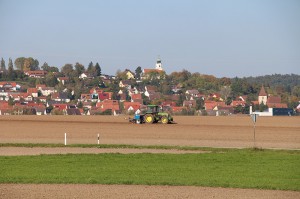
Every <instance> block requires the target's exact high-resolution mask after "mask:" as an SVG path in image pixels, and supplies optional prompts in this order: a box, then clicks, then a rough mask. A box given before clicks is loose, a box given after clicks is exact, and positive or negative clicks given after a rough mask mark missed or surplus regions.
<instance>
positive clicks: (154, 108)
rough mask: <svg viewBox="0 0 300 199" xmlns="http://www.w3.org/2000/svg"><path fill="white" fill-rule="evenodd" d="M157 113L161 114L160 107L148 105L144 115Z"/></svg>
mask: <svg viewBox="0 0 300 199" xmlns="http://www.w3.org/2000/svg"><path fill="white" fill-rule="evenodd" d="M159 112H162V109H161V107H160V106H157V105H148V106H147V111H146V114H147V113H154V114H155V113H159Z"/></svg>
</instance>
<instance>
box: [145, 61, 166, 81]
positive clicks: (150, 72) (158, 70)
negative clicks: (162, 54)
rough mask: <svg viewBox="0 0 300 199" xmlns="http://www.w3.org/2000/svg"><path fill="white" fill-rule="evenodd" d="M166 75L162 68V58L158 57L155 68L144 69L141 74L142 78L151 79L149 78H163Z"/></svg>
mask: <svg viewBox="0 0 300 199" xmlns="http://www.w3.org/2000/svg"><path fill="white" fill-rule="evenodd" d="M164 75H165V71H164V69H163V68H162V62H161V59H160V58H158V59H157V60H156V64H155V68H154V69H143V73H142V76H141V79H149V78H154V76H155V77H156V78H157V79H160V78H162V77H163V76H164Z"/></svg>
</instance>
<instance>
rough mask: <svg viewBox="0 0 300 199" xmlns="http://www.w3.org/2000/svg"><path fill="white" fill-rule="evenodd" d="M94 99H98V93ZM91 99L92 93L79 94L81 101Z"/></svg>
mask: <svg viewBox="0 0 300 199" xmlns="http://www.w3.org/2000/svg"><path fill="white" fill-rule="evenodd" d="M96 99H98V95H97V98H96ZM91 100H92V95H91V94H89V93H87V94H86V93H85V94H81V95H80V101H81V102H88V101H91Z"/></svg>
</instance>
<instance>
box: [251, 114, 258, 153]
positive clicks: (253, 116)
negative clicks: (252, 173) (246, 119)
mask: <svg viewBox="0 0 300 199" xmlns="http://www.w3.org/2000/svg"><path fill="white" fill-rule="evenodd" d="M257 118H258V114H251V119H252V121H253V145H254V148H255V124H256V120H257Z"/></svg>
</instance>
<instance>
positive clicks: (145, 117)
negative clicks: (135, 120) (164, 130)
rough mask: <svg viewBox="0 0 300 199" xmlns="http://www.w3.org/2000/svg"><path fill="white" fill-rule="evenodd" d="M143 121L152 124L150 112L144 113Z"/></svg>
mask: <svg viewBox="0 0 300 199" xmlns="http://www.w3.org/2000/svg"><path fill="white" fill-rule="evenodd" d="M144 119H145V122H146V123H148V124H152V123H153V122H154V117H153V115H151V114H146V115H145V116H144Z"/></svg>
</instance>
